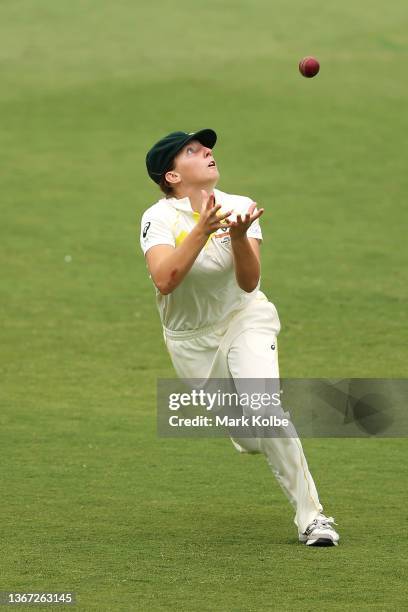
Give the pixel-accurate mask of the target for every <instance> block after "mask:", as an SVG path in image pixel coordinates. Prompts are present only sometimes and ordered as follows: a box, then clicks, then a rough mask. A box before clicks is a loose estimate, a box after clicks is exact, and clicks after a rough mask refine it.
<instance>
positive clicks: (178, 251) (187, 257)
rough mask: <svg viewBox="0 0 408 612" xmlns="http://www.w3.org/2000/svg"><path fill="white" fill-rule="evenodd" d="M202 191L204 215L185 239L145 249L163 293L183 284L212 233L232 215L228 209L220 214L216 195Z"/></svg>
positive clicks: (159, 288)
mask: <svg viewBox="0 0 408 612" xmlns="http://www.w3.org/2000/svg"><path fill="white" fill-rule="evenodd" d="M202 194H203V203H202V208H201V213H200V218H199V220H198V222H197V225H195V227H194V228H193V229H192V230H191V232H190V233H189V234H188V235H187V236H186V238H185V239H184V240H183V242H182V243H181V244H180V245H179V246H177V247H174V246H170V245H169V244H156V245H154V246H152V247H151V248H149V249H148V250H147V251H146V252H145V257H146V263H147V267H148V270H149V273H150V276H151V277H152V280H153V282H154V284H155V285H156V287H157V289H158V290H159V291H160V293H162V294H163V295H167V294H169V293H171V292H172V291H174V289H176V288H177V287H178V286H179V284H180V283H181V282H182V281H183V279H184V278H185V276H186V275H187V273H188V272H189V270H190V269H191V267H192V265H193V264H194V262H195V260H196V259H197V257H198V255H199V253H200V251H201V249H202V248H203V247H204V245H205V244H206V242H207V240H208V236H209V235H210V234H212V233H213V232H215V231H216V230H217V229H219V228H220V227H223V224H222V223H221V221H222V220H223V219H226V218H227V217H228V216H229V215H230V214H231V211H228V212H226V213H224V214H222V215H217V212H218V211H219V209H220V208H221V205H220V204H217V205H215V201H214V196H213V195H210V196H208V194H207V193H206V192H205V191H202Z"/></svg>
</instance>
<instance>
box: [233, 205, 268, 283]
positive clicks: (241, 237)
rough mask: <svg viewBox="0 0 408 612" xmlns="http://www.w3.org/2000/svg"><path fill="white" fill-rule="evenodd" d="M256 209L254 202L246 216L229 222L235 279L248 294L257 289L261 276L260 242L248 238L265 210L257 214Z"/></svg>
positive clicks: (240, 216)
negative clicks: (251, 229) (250, 229)
mask: <svg viewBox="0 0 408 612" xmlns="http://www.w3.org/2000/svg"><path fill="white" fill-rule="evenodd" d="M255 208H256V204H255V202H254V203H253V204H251V206H250V207H249V209H248V212H247V213H246V214H244V215H237V219H236V221H228V225H229V233H230V237H231V248H232V254H233V258H234V266H235V277H236V279H237V283H238V285H239V286H240V287H241V289H243V290H244V291H246V292H247V293H250V292H251V291H253V290H254V289H255V288H256V286H257V284H258V282H259V277H260V274H261V257H260V249H259V241H258V239H257V238H252V237H248V236H247V231H248V229H249V228H250V226H251V225H252V223H253V222H254V221H255V220H256V219H258V218H259V217H260V216H261V215H262V214H263V212H264V209H263V208H260V209H259V210H257V211H256V212H255Z"/></svg>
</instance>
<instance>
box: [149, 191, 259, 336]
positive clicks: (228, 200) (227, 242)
mask: <svg viewBox="0 0 408 612" xmlns="http://www.w3.org/2000/svg"><path fill="white" fill-rule="evenodd" d="M214 196H215V203H216V204H221V209H220V210H219V211H218V212H219V213H223V212H227V211H228V210H232V211H233V214H232V215H231V216H230V218H231V219H234V215H237V214H243V213H246V212H247V210H248V208H249V207H250V205H251V204H252V200H251V199H250V198H247V197H244V196H238V195H231V194H228V193H224V192H222V191H219V190H218V189H214ZM199 217H200V213H198V212H195V211H194V210H193V209H192V208H191V203H190V199H189V198H188V197H186V198H181V199H177V198H162V199H161V200H159V201H158V202H156V204H153V206H150V208H148V209H147V210H146V211H145V213H144V214H143V216H142V221H141V230H140V245H141V248H142V250H143V253H144V254H145V253H146V252H147V251H148V250H149V249H150V248H151V247H153V246H155V245H157V244H169V245H171V246H173V247H177V246H178V245H179V244H180V243H181V242H182V241H183V240H184V238H185V237H186V236H187V235H188V233H189V232H191V230H192V229H193V227H194V225H195V224H196V223H197V221H198V219H199ZM235 218H236V217H235ZM247 236H248V237H249V238H258V239H259V240H262V232H261V227H260V224H259V219H256V220H255V221H254V222H253V223H252V225H251V226H250V228H249V229H248V231H247ZM259 285H260V283H259V282H258V285H257V287H256V288H255V289H254V290H253V291H252V292H251V293H247V292H246V291H243V290H242V289H241V288H240V287H239V286H238V284H237V281H236V278H235V270H234V264H233V255H232V250H231V239H230V237H229V233H228V229H223V228H222V229H219V230H217V231H216V232H214V233H212V234H211V235H210V236H209V238H208V241H207V243H206V245H205V246H204V248H203V249H202V250H201V251H200V253H199V255H198V257H197V259H196V260H195V262H194V264H193V266H192V267H191V269H190V271H189V272H188V274H187V275H186V276H185V278H184V279H183V281H182V282H181V283H180V285H179V286H178V287H177V288H176V289H175V290H174V291H172V293H169V294H168V295H162V294H161V293H160V292H159V290H158V289H157V288H156V287H155V289H156V303H157V307H158V310H159V314H160V318H161V321H162V325H163V327H164V328H165V329H168V330H171V331H174V332H177V331H180V332H182V331H187V330H197V329H200V328H205V327H207V326H212V325H214V324H218V323H219V322H221V321H223V320H224V319H225V318H227V317H228V316H229V315H230V314H231V312H232V311H237V310H240V309H241V308H243V307H244V306H245V305H246V304H248V302H250V301H251V300H253V299H255V298H256V297H257V296H258V297H262V298H263V299H267V298H266V297H265V296H264V295H263V294H262V293H261V292H260V291H259Z"/></svg>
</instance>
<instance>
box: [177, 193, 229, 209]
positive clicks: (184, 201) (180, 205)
mask: <svg viewBox="0 0 408 612" xmlns="http://www.w3.org/2000/svg"><path fill="white" fill-rule="evenodd" d="M219 193H220V192H219V191H218V189H214V195H215V197H216V201H217V203H218V202H219V199H220V198H219ZM170 203H171V205H172V206H173V207H174V208H176V209H177V210H183V211H184V212H192V213H193V212H195V211H194V210H193V209H192V207H191V202H190V198H189V197H188V196H187V197H185V198H180V199H179V198H170ZM220 203H221V202H220Z"/></svg>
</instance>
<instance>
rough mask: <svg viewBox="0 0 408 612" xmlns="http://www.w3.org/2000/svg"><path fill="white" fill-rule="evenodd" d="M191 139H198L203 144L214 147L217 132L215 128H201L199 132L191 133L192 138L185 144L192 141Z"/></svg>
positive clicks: (210, 147)
mask: <svg viewBox="0 0 408 612" xmlns="http://www.w3.org/2000/svg"><path fill="white" fill-rule="evenodd" d="M190 140H198V142H201V144H202V145H204V146H205V147H208V148H209V149H212V148H213V146H214V145H215V143H216V142H217V134H216V133H215V132H214V130H210V129H206V130H199V131H198V132H193V133H192V134H190V138H187V140H186V141H185V143H184V145H185V144H187V142H190ZM184 145H183V146H184Z"/></svg>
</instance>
